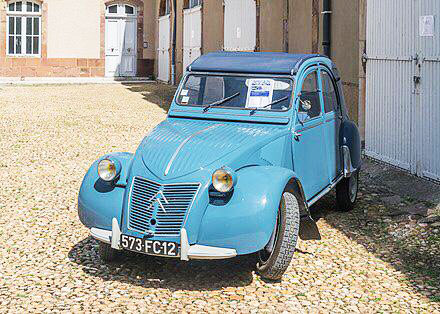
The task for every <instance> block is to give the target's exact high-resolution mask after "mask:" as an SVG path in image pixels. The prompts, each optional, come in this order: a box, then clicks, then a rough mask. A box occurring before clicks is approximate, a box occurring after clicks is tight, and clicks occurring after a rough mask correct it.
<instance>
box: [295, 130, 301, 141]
mask: <svg viewBox="0 0 440 314" xmlns="http://www.w3.org/2000/svg"><path fill="white" fill-rule="evenodd" d="M301 136H302V134H301V133H298V132H296V131H293V138H294V139H295V141H297V142H299V139H300V137H301Z"/></svg>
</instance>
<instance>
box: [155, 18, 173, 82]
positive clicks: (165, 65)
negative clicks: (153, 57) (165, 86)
mask: <svg viewBox="0 0 440 314" xmlns="http://www.w3.org/2000/svg"><path fill="white" fill-rule="evenodd" d="M169 78H170V16H169V15H165V16H162V17H160V18H159V46H158V48H157V79H158V80H160V81H163V82H168V81H169Z"/></svg>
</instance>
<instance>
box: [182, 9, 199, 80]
mask: <svg viewBox="0 0 440 314" xmlns="http://www.w3.org/2000/svg"><path fill="white" fill-rule="evenodd" d="M183 15H184V17H183V26H184V32H183V70H184V72H186V68H187V67H188V65H190V64H191V63H192V62H193V61H194V60H195V59H197V58H198V57H200V54H201V50H202V7H201V6H197V7H194V8H191V9H187V10H185V11H184V12H183Z"/></svg>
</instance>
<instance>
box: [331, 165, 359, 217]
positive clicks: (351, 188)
mask: <svg viewBox="0 0 440 314" xmlns="http://www.w3.org/2000/svg"><path fill="white" fill-rule="evenodd" d="M358 188H359V171H356V172H354V173H353V174H352V175H351V176H350V177H349V178H344V179H342V180H341V181H340V182H339V183H338V184H337V185H336V202H337V205H338V210H339V211H342V212H347V211H350V210H352V209H353V208H354V204H355V203H356V199H357V193H358Z"/></svg>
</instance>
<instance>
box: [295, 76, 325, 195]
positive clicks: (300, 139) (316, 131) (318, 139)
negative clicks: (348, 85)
mask: <svg viewBox="0 0 440 314" xmlns="http://www.w3.org/2000/svg"><path fill="white" fill-rule="evenodd" d="M318 75H319V72H318V68H317V67H313V68H311V69H309V70H308V71H307V72H305V73H304V75H303V76H302V79H300V80H299V84H298V86H299V88H297V92H298V91H299V94H298V97H296V98H295V99H296V102H295V108H296V115H295V117H296V118H295V120H296V121H295V125H294V127H293V128H294V132H295V134H294V140H293V164H294V171H295V172H296V174H297V175H298V177H299V179H300V180H301V183H302V184H303V189H304V193H305V196H306V198H307V200H310V199H311V198H312V197H313V196H315V195H316V194H318V193H319V192H320V191H322V190H323V189H324V188H325V187H326V186H327V185H328V184H329V179H328V178H329V175H328V164H327V155H328V154H327V152H326V145H325V137H324V116H323V114H322V112H323V105H322V97H321V95H320V81H319V80H318Z"/></svg>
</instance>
